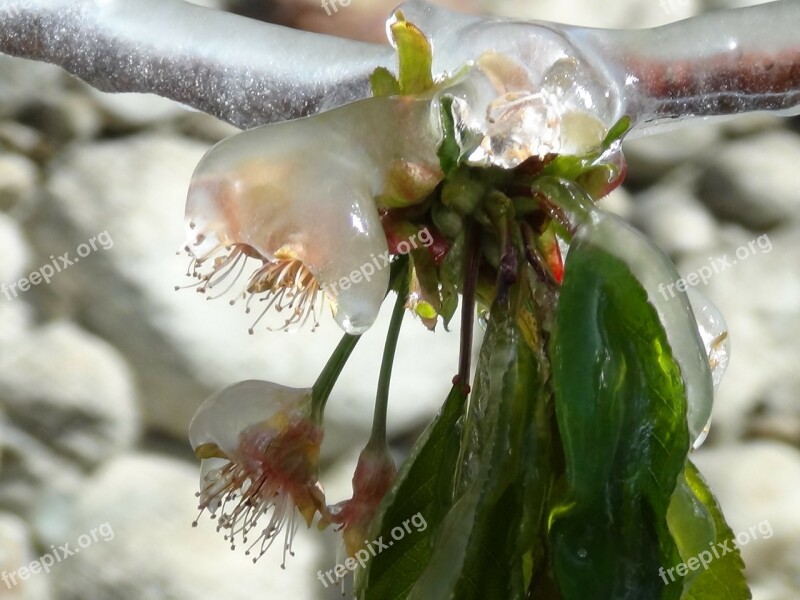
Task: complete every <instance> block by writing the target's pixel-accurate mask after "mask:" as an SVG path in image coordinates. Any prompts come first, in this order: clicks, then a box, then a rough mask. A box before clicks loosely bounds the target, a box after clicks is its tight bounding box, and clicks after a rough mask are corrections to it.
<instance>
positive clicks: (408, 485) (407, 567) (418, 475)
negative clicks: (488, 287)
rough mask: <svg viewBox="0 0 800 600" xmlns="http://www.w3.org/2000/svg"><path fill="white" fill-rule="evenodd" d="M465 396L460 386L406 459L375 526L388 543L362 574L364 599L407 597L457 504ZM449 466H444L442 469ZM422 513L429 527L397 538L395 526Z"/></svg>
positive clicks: (359, 588)
mask: <svg viewBox="0 0 800 600" xmlns="http://www.w3.org/2000/svg"><path fill="white" fill-rule="evenodd" d="M465 406H466V397H465V395H464V393H463V390H462V388H461V387H460V386H455V387H454V388H453V389H452V390H451V391H450V394H449V395H448V396H447V400H446V401H445V403H444V406H443V407H442V409H441V411H440V413H439V415H438V416H437V417H436V418H435V419H434V421H433V422H432V423H431V424H430V425H429V426H428V428H427V429H426V430H425V432H424V433H423V434H422V436H421V437H420V439H419V440H417V443H416V444H415V445H414V449H413V450H412V452H411V455H410V456H409V457H408V458H407V459H406V461H405V462H404V463H403V466H402V467H401V469H400V472H399V473H398V475H397V479H396V481H395V483H394V485H393V486H392V489H391V490H390V491H389V493H388V494H387V495H386V498H384V500H383V502H382V503H381V506H380V507H379V509H378V513H377V514H376V516H375V521H374V523H373V527H372V535H371V538H370V539H371V540H377V539H379V538H381V537H382V539H383V540H384V541H385V543H388V542H390V541H391V542H392V543H391V546H389V548H387V549H385V550H384V551H382V552H381V553H380V554H377V555H376V556H375V557H373V558H372V559H371V560H370V561H369V563H368V564H367V567H366V569H365V570H364V571H363V572H362V573H361V574H359V577H358V580H357V582H356V585H357V597H358V598H360V599H362V600H400V599H402V598H405V597H406V595H407V594H408V592H409V590H410V589H411V587H412V586H413V585H414V582H415V581H416V580H417V578H418V577H419V574H420V573H422V571H423V570H424V569H425V568H426V566H427V565H428V562H429V560H430V557H431V552H432V546H433V544H432V541H431V535H432V534H433V531H434V530H435V529H436V528H437V527H438V525H439V523H441V520H442V518H443V516H444V513H445V512H446V510H447V509H448V508H449V506H450V505H451V503H452V496H453V485H454V478H455V469H454V468H452V467H447V466H448V465H451V466H452V465H455V464H456V462H457V460H458V452H459V444H460V431H461V420H462V418H463V415H464V410H465ZM443 467H445V468H443ZM418 513H419V514H420V515H421V516H422V518H423V519H425V523H426V524H427V527H426V528H425V530H424V531H417V532H414V533H413V534H408V535H406V536H404V537H403V538H402V539H400V540H394V539H393V538H392V536H391V530H392V528H394V527H397V526H401V525H402V523H403V522H404V521H406V520H407V519H410V518H412V517H414V515H416V514H418Z"/></svg>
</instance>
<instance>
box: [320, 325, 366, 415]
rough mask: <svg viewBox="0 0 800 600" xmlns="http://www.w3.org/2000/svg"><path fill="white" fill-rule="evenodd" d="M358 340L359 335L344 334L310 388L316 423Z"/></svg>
mask: <svg viewBox="0 0 800 600" xmlns="http://www.w3.org/2000/svg"><path fill="white" fill-rule="evenodd" d="M359 339H361V336H360V335H350V334H349V333H345V334H344V336H342V339H341V340H340V341H339V344H338V345H337V346H336V349H335V350H334V351H333V354H331V357H330V358H329V359H328V362H327V363H325V367H324V368H323V369H322V372H321V373H320V374H319V377H317V380H316V381H315V382H314V385H313V386H312V387H311V414H312V417H313V418H314V420H315V421H317V422H318V423H321V422H322V413H323V412H325V403H326V402H327V401H328V397H329V396H330V395H331V391H332V390H333V386H334V385H336V380H337V379H339V374H340V373H341V372H342V369H343V368H344V365H345V364H346V363H347V359H348V358H350V354H352V352H353V349H354V348H355V347H356V344H357V343H358V340H359Z"/></svg>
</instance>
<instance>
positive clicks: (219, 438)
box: [189, 380, 311, 455]
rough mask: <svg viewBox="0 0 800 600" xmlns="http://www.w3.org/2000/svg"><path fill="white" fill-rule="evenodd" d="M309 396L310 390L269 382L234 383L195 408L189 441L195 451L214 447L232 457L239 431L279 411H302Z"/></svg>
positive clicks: (249, 381) (190, 425)
mask: <svg viewBox="0 0 800 600" xmlns="http://www.w3.org/2000/svg"><path fill="white" fill-rule="evenodd" d="M310 394H311V390H310V389H309V388H291V387H286V386H283V385H279V384H277V383H272V382H270V381H259V380H248V381H241V382H239V383H235V384H233V385H230V386H228V387H226V388H224V389H222V390H220V391H219V392H217V393H216V394H213V395H212V396H210V397H209V398H208V399H207V400H206V401H205V402H203V404H202V405H201V406H200V408H198V409H197V412H196V413H195V414H194V417H193V418H192V422H191V423H190V424H189V441H190V442H191V444H192V448H195V449H196V448H197V447H198V446H201V445H203V444H216V445H217V446H218V447H219V448H220V449H221V450H222V451H223V452H225V453H226V454H228V455H233V454H234V453H235V451H236V449H237V447H238V446H239V435H240V434H241V432H242V431H244V430H245V429H246V428H248V427H250V426H251V425H255V424H257V423H261V422H263V421H266V420H267V419H269V418H270V417H272V416H274V415H275V414H277V413H278V412H280V411H286V412H287V413H288V412H292V411H294V410H298V409H302V408H303V403H305V402H307V401H308V400H309V398H310Z"/></svg>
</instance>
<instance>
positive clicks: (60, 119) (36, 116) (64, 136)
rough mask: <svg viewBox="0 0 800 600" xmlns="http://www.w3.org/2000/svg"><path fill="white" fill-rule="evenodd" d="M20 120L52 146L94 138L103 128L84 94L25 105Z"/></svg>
mask: <svg viewBox="0 0 800 600" xmlns="http://www.w3.org/2000/svg"><path fill="white" fill-rule="evenodd" d="M87 87H88V86H87ZM98 93H99V92H98ZM18 119H19V120H20V121H21V122H23V123H25V124H27V125H29V126H31V127H34V128H35V129H36V130H38V131H40V132H41V133H42V134H43V135H44V136H45V137H46V138H47V141H48V143H49V144H50V145H51V146H54V145H55V146H57V145H62V144H65V143H67V142H70V141H72V140H85V139H89V138H92V137H94V136H96V135H97V134H98V133H99V132H100V129H101V128H102V126H103V120H102V118H101V115H100V112H99V110H98V109H97V107H96V106H95V104H94V103H93V102H92V101H91V98H89V97H88V95H87V93H86V92H85V91H72V90H70V91H65V92H64V93H63V94H62V95H61V96H59V97H57V98H47V97H45V98H36V99H35V100H32V101H31V102H29V103H28V104H26V105H25V108H24V109H22V110H21V111H20V114H19V115H18Z"/></svg>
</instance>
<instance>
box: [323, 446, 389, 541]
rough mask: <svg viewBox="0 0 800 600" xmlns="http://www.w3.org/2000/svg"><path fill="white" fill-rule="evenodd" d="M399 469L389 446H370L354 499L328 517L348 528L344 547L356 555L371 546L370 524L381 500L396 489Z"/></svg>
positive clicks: (363, 454)
mask: <svg viewBox="0 0 800 600" xmlns="http://www.w3.org/2000/svg"><path fill="white" fill-rule="evenodd" d="M396 474H397V468H396V467H395V464H394V460H392V457H391V455H390V454H389V449H388V448H386V446H385V445H383V446H378V447H377V449H376V448H375V447H373V445H371V444H368V445H367V446H366V448H364V450H362V452H361V454H360V455H359V457H358V464H357V465H356V471H355V474H354V475H353V496H352V498H350V499H349V500H345V501H344V502H340V503H339V504H337V505H336V506H334V507H332V508H331V509H330V513H331V514H330V516H328V517H327V518H328V519H330V520H331V521H333V522H334V523H339V524H340V525H341V526H342V528H343V529H344V532H343V538H344V546H345V550H346V551H347V554H348V556H354V555H355V553H356V552H358V551H359V550H360V549H361V548H363V547H364V545H365V544H366V543H367V534H368V530H369V526H370V523H371V522H372V519H373V517H374V516H375V511H376V510H377V508H378V505H379V504H380V502H381V500H383V497H384V496H385V495H386V493H387V492H388V491H389V488H391V487H392V483H393V482H394V478H395V475H396Z"/></svg>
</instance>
